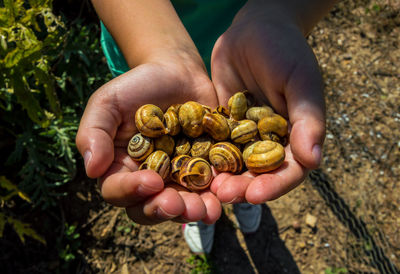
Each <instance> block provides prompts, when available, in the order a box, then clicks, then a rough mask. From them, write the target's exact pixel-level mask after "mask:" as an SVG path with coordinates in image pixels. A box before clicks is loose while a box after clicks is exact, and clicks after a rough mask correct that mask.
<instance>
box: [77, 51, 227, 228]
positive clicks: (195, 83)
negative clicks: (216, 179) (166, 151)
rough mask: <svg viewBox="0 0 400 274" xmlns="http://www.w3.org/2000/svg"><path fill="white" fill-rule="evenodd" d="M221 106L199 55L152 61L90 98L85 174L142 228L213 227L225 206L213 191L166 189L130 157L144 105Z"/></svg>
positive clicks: (82, 143) (83, 139) (84, 124)
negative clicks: (137, 119)
mask: <svg viewBox="0 0 400 274" xmlns="http://www.w3.org/2000/svg"><path fill="white" fill-rule="evenodd" d="M190 100H192V101H197V102H199V103H203V104H206V105H209V106H213V107H214V106H216V105H217V97H216V94H215V91H214V88H213V84H212V83H211V81H210V79H209V77H208V75H207V72H206V70H205V68H204V65H203V63H202V61H201V59H200V57H199V56H197V55H196V54H194V55H191V54H187V53H186V52H185V53H183V54H174V55H172V54H169V56H167V57H165V56H163V57H159V58H154V59H152V60H148V62H146V63H145V64H142V65H139V66H137V67H135V68H134V69H132V70H130V71H129V72H127V73H125V74H123V75H121V76H119V77H117V78H115V79H113V80H112V81H110V82H108V83H107V84H105V85H104V86H102V87H101V88H99V89H98V90H97V91H96V92H95V93H94V94H93V95H92V96H91V98H90V99H89V102H88V104H87V106H86V109H85V112H84V115H83V117H82V120H81V123H80V126H79V130H78V134H77V138H76V143H77V147H78V150H79V151H80V153H81V154H82V156H83V157H84V160H85V167H86V173H87V175H88V176H89V177H91V178H98V183H99V187H100V189H101V194H102V196H103V198H104V199H105V201H107V202H109V203H111V204H113V205H115V206H119V207H125V208H126V212H127V215H128V216H129V217H130V218H131V219H132V220H133V221H135V222H137V223H140V224H156V223H160V222H163V221H166V220H174V221H177V222H189V221H198V220H203V221H204V222H205V223H209V224H211V223H214V222H215V221H216V220H217V219H218V218H219V217H220V214H221V204H220V202H219V200H218V199H217V198H216V197H215V195H214V194H212V193H211V192H210V191H204V192H202V193H199V194H197V193H192V192H188V191H185V190H182V189H177V188H174V187H169V186H165V185H164V182H163V180H162V178H161V177H160V176H159V175H158V174H157V173H156V172H154V171H151V170H141V171H138V166H139V163H138V162H135V161H133V160H132V159H131V158H130V157H129V155H128V154H127V144H128V142H129V140H130V138H131V137H132V136H133V135H134V134H136V133H137V129H136V127H135V122H134V115H135V112H136V110H137V109H138V108H139V107H140V106H142V105H144V104H154V105H157V106H159V107H160V108H161V109H162V110H164V111H165V110H166V109H167V108H168V107H169V106H170V105H172V104H175V103H184V102H186V101H190Z"/></svg>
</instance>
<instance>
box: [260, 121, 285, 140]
mask: <svg viewBox="0 0 400 274" xmlns="http://www.w3.org/2000/svg"><path fill="white" fill-rule="evenodd" d="M258 131H259V133H260V137H261V139H262V140H271V141H275V142H282V141H284V140H285V138H284V137H285V136H286V135H287V134H288V124H287V121H286V119H285V118H283V117H282V116H280V115H278V114H274V115H272V116H268V117H264V118H262V119H260V120H259V121H258Z"/></svg>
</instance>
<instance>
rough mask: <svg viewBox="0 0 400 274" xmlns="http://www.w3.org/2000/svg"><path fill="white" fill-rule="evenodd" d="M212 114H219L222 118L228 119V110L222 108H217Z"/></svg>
mask: <svg viewBox="0 0 400 274" xmlns="http://www.w3.org/2000/svg"><path fill="white" fill-rule="evenodd" d="M212 113H213V114H220V115H222V116H224V117H225V118H226V119H228V118H229V117H230V113H229V109H227V108H226V107H224V106H217V107H216V108H215V109H214V110H213V111H212Z"/></svg>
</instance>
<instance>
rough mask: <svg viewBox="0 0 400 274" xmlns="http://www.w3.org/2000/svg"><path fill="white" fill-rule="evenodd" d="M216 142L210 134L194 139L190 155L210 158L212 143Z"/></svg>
mask: <svg viewBox="0 0 400 274" xmlns="http://www.w3.org/2000/svg"><path fill="white" fill-rule="evenodd" d="M213 144H214V140H213V139H211V138H210V137H208V136H201V137H198V138H196V139H194V141H193V143H192V148H191V149H190V155H192V156H193V157H201V158H203V159H205V160H208V153H209V152H210V149H211V147H212V145H213Z"/></svg>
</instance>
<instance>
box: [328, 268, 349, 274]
mask: <svg viewBox="0 0 400 274" xmlns="http://www.w3.org/2000/svg"><path fill="white" fill-rule="evenodd" d="M347 272H348V271H347V269H346V268H344V267H328V268H327V269H325V274H339V273H347Z"/></svg>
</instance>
